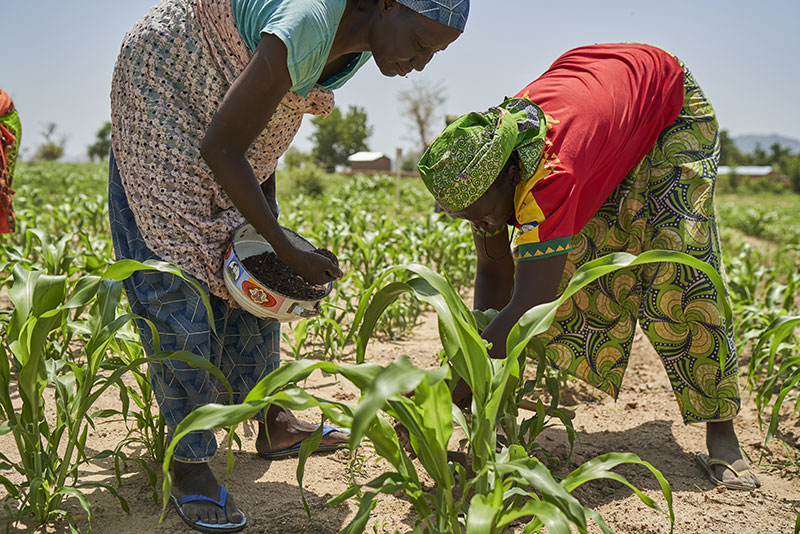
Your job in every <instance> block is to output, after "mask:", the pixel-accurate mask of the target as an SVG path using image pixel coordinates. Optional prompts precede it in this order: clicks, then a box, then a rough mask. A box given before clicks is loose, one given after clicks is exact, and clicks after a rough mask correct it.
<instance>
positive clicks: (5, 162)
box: [0, 89, 22, 234]
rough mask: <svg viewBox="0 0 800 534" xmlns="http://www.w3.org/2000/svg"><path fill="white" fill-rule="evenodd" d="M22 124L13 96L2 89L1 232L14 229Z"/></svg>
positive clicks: (0, 141)
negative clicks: (12, 197) (15, 176)
mask: <svg viewBox="0 0 800 534" xmlns="http://www.w3.org/2000/svg"><path fill="white" fill-rule="evenodd" d="M21 137H22V125H21V124H20V122H19V114H18V113H17V110H16V108H15V107H14V102H13V101H12V100H11V97H10V96H9V95H8V93H6V92H5V91H3V90H2V89H0V234H10V233H11V232H13V231H14V211H13V210H12V209H11V195H13V194H14V190H13V189H11V185H12V182H13V181H14V168H15V167H16V165H17V154H18V153H19V140H20V138H21Z"/></svg>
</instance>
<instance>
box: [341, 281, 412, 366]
mask: <svg viewBox="0 0 800 534" xmlns="http://www.w3.org/2000/svg"><path fill="white" fill-rule="evenodd" d="M410 291H411V287H410V286H409V285H408V284H406V283H405V282H393V283H391V284H388V285H387V286H386V287H384V288H382V289H381V290H380V291H378V293H376V294H375V296H374V297H373V298H372V300H371V301H370V303H369V307H366V308H365V310H364V312H363V322H361V323H360V324H361V328H360V329H359V331H358V336H357V337H356V363H363V362H364V356H365V353H366V350H367V342H368V341H369V338H370V336H372V331H373V330H374V329H375V326H376V325H377V324H378V319H380V317H381V315H383V312H384V311H386V308H388V307H389V306H390V305H391V304H392V303H393V302H394V301H395V300H397V298H398V297H399V296H400V295H402V294H403V293H408V292H410ZM370 294H371V292H370ZM357 319H358V320H360V319H361V317H358V316H357ZM353 324H359V323H356V322H354V323H353Z"/></svg>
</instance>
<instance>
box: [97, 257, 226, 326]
mask: <svg viewBox="0 0 800 534" xmlns="http://www.w3.org/2000/svg"><path fill="white" fill-rule="evenodd" d="M147 270H156V271H159V272H162V273H168V274H174V275H175V276H177V277H179V278H181V279H183V280H184V281H186V282H188V283H189V284H190V285H191V286H192V287H194V289H195V290H196V291H197V294H198V295H200V299H201V300H202V302H203V306H205V308H206V313H207V314H208V319H209V321H208V322H209V324H210V325H211V330H212V331H213V332H214V333H215V334H216V333H217V327H216V324H215V321H214V311H213V310H212V309H211V301H210V300H209V298H208V294H207V292H206V290H205V288H204V287H203V286H202V285H201V284H200V282H198V281H197V280H195V279H194V278H193V277H191V276H189V275H187V274H185V273H184V272H183V271H181V270H180V269H179V268H178V267H176V266H175V265H172V264H171V263H167V262H164V261H158V260H147V261H145V262H138V261H135V260H120V261H118V262H116V263H114V264H113V265H111V266H109V267H108V269H106V271H105V272H104V273H103V278H104V279H107V280H118V281H122V280H125V279H126V278H128V277H129V276H130V275H132V274H133V273H135V272H137V271H147Z"/></svg>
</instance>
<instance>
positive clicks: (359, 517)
mask: <svg viewBox="0 0 800 534" xmlns="http://www.w3.org/2000/svg"><path fill="white" fill-rule="evenodd" d="M378 493H379V492H378V491H367V492H365V493H364V495H362V496H361V500H360V501H359V503H358V511H357V512H356V516H355V517H354V518H353V520H352V521H351V522H350V523H349V524H348V525H347V526H346V527H344V528H343V529H342V530H341V531H340V534H361V533H362V532H364V529H365V528H367V521H369V515H370V513H372V510H373V509H374V508H375V505H376V504H378V501H377V500H376V499H375V498H376V497H377V495H378Z"/></svg>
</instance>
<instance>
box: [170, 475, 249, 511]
mask: <svg viewBox="0 0 800 534" xmlns="http://www.w3.org/2000/svg"><path fill="white" fill-rule="evenodd" d="M172 482H173V485H172V493H173V495H175V497H178V498H180V497H183V496H186V495H195V494H198V495H204V496H206V497H210V498H212V499H214V500H219V492H220V486H219V484H218V483H217V479H216V478H214V474H213V473H212V472H211V469H210V468H209V467H208V464H207V463H184V462H178V461H177V460H176V461H174V462H173V463H172ZM181 510H183V513H184V514H185V515H186V516H187V517H188V518H189V520H190V521H192V522H197V521H202V522H204V523H210V524H212V525H213V524H225V523H240V522H241V521H242V519H243V517H242V513H241V512H240V511H239V510H238V509H237V508H236V505H235V504H234V502H233V497H232V496H231V495H230V494H228V499H227V501H226V502H225V510H224V511H223V510H222V508H220V507H219V506H217V505H216V504H214V503H211V502H208V501H195V502H187V503H186V504H184V505H183V506H181Z"/></svg>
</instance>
